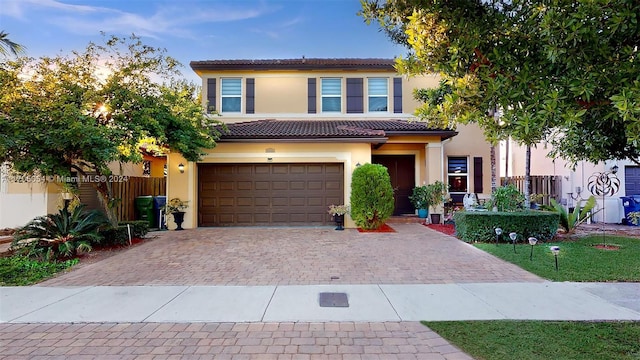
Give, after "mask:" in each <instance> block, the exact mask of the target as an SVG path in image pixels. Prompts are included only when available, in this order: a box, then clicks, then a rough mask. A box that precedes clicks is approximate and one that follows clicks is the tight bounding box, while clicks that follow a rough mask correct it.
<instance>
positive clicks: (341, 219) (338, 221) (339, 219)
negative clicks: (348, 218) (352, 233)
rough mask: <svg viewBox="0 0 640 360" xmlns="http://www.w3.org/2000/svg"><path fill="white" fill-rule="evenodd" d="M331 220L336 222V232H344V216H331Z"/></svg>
mask: <svg viewBox="0 0 640 360" xmlns="http://www.w3.org/2000/svg"><path fill="white" fill-rule="evenodd" d="M333 220H334V221H335V222H336V225H338V227H337V228H336V230H344V214H343V215H333Z"/></svg>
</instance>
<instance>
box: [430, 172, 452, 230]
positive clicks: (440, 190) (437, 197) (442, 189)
mask: <svg viewBox="0 0 640 360" xmlns="http://www.w3.org/2000/svg"><path fill="white" fill-rule="evenodd" d="M425 192H426V199H427V204H428V206H430V207H431V209H432V210H433V211H432V212H431V223H432V224H440V220H441V214H436V213H435V212H436V208H437V207H438V206H440V205H441V204H442V203H443V202H444V199H445V196H446V195H447V192H449V186H448V185H446V184H445V183H443V182H442V181H436V182H434V183H433V184H429V185H427V186H426V191H425Z"/></svg>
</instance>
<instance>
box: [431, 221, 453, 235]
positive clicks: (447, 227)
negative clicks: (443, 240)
mask: <svg viewBox="0 0 640 360" xmlns="http://www.w3.org/2000/svg"><path fill="white" fill-rule="evenodd" d="M424 226H426V227H428V228H429V229H431V230H435V231H438V232H441V233H443V234H447V235H451V236H455V235H456V228H455V225H453V224H424Z"/></svg>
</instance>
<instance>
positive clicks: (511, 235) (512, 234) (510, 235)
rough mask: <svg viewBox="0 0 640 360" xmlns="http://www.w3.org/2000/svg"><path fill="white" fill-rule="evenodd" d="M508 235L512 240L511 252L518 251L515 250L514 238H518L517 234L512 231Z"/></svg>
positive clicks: (515, 252)
mask: <svg viewBox="0 0 640 360" xmlns="http://www.w3.org/2000/svg"><path fill="white" fill-rule="evenodd" d="M509 237H510V238H511V241H513V253H514V254H517V253H518V252H517V251H516V240H517V239H518V234H516V233H514V232H512V233H511V234H509Z"/></svg>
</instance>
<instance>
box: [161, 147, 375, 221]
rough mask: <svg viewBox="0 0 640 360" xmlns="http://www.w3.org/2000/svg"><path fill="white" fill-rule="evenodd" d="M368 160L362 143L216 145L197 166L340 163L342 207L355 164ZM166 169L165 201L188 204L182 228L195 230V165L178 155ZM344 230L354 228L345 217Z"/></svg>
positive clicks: (169, 161)
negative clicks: (342, 179) (179, 167)
mask: <svg viewBox="0 0 640 360" xmlns="http://www.w3.org/2000/svg"><path fill="white" fill-rule="evenodd" d="M267 149H268V150H267ZM267 151H269V152H267ZM272 151H273V152H272ZM370 159H371V147H370V145H369V144H366V143H305V144H293V143H220V144H218V146H216V148H215V149H213V150H211V151H210V152H209V154H208V155H205V156H204V158H203V159H202V161H200V163H297V162H308V163H313V162H318V163H327V162H335V163H342V164H344V203H345V204H348V203H349V198H350V196H351V174H352V172H353V170H354V169H355V167H356V164H358V163H360V164H364V163H367V162H369V161H370ZM180 162H182V163H183V164H185V165H186V166H185V172H184V173H180V172H179V171H178V164H179V163H180ZM167 166H168V171H169V176H168V179H167V191H168V192H167V199H171V198H174V197H179V198H181V199H182V200H188V201H189V205H190V206H189V209H188V210H187V212H186V214H185V222H184V224H183V227H184V228H195V227H197V210H198V203H197V199H198V194H197V189H198V186H197V181H198V174H197V164H196V163H193V162H187V161H186V160H185V159H184V158H182V156H180V155H179V154H170V155H169V157H168V162H167ZM346 226H347V227H353V226H354V224H353V221H352V220H351V219H350V218H348V217H347V219H346ZM173 228H175V224H174V223H173V221H172V220H170V221H169V229H173Z"/></svg>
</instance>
